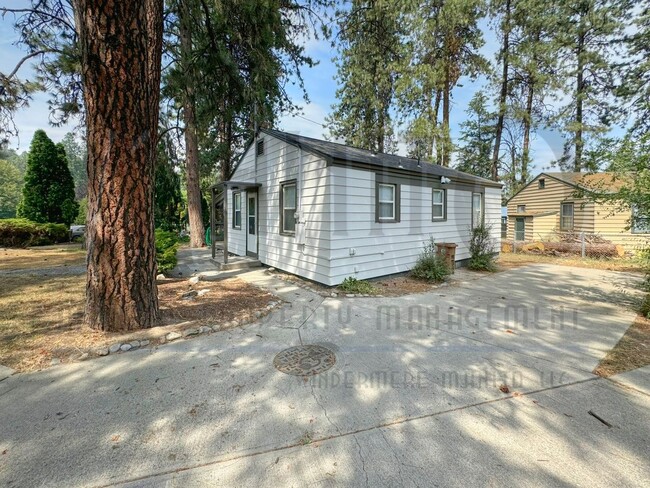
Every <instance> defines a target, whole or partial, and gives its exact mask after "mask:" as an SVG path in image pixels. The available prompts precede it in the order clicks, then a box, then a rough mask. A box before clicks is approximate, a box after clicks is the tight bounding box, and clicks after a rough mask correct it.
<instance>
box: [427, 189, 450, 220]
mask: <svg viewBox="0 0 650 488" xmlns="http://www.w3.org/2000/svg"><path fill="white" fill-rule="evenodd" d="M446 206H447V191H446V190H439V189H437V188H434V189H433V201H432V209H431V216H432V220H445V219H446V218H447V209H446Z"/></svg>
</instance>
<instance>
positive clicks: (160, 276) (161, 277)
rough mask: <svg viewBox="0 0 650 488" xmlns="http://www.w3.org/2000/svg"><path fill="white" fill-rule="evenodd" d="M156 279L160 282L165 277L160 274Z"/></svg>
mask: <svg viewBox="0 0 650 488" xmlns="http://www.w3.org/2000/svg"><path fill="white" fill-rule="evenodd" d="M156 279H157V280H159V281H162V280H165V279H167V277H166V276H165V275H164V274H162V273H160V274H159V275H156Z"/></svg>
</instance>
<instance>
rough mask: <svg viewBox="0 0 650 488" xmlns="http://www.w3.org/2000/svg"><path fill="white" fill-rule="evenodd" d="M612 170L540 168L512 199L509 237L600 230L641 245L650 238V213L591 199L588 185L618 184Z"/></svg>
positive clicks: (546, 237) (549, 237) (631, 247)
mask: <svg viewBox="0 0 650 488" xmlns="http://www.w3.org/2000/svg"><path fill="white" fill-rule="evenodd" d="M621 184H622V182H621V180H620V179H616V178H614V175H613V174H612V173H595V174H585V173H540V174H539V175H537V176H536V177H535V178H534V179H533V180H532V181H531V182H530V183H528V184H527V185H526V186H525V187H523V188H522V189H521V190H519V192H517V193H516V194H515V195H514V196H512V197H511V198H510V199H509V200H508V202H507V206H508V232H507V240H508V241H512V240H515V241H553V240H557V239H558V238H559V235H560V234H561V233H568V232H573V233H581V232H584V233H585V234H590V235H593V234H597V235H599V236H600V237H602V238H603V239H606V240H608V241H611V242H612V243H614V244H619V245H621V246H623V247H624V248H625V249H626V250H628V251H635V250H638V249H640V248H642V247H643V246H647V244H648V242H649V240H650V219H649V218H648V217H645V218H642V217H641V216H638V215H636V214H635V212H634V210H633V209H630V208H629V207H628V208H620V207H617V206H616V205H613V204H609V203H608V204H603V203H597V202H594V201H593V200H590V199H589V197H588V193H586V192H585V191H587V192H588V191H589V190H598V191H607V190H614V189H616V188H617V187H620V185H621Z"/></svg>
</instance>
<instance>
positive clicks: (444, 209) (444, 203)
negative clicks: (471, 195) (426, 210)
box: [431, 188, 447, 222]
mask: <svg viewBox="0 0 650 488" xmlns="http://www.w3.org/2000/svg"><path fill="white" fill-rule="evenodd" d="M437 191H441V192H442V203H441V204H440V203H434V201H433V195H434V194H435V192H437ZM435 205H442V217H436V216H434V215H433V207H434V206H435ZM446 221H447V190H446V189H445V188H432V189H431V222H446Z"/></svg>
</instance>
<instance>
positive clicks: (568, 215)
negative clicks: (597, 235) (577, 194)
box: [560, 202, 574, 231]
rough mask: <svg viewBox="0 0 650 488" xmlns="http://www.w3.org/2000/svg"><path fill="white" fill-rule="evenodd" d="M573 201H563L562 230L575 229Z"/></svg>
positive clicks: (561, 208) (561, 210)
mask: <svg viewBox="0 0 650 488" xmlns="http://www.w3.org/2000/svg"><path fill="white" fill-rule="evenodd" d="M573 211H574V208H573V202H568V203H563V204H562V206H561V207H560V230H561V231H569V230H573V215H574V213H573Z"/></svg>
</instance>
